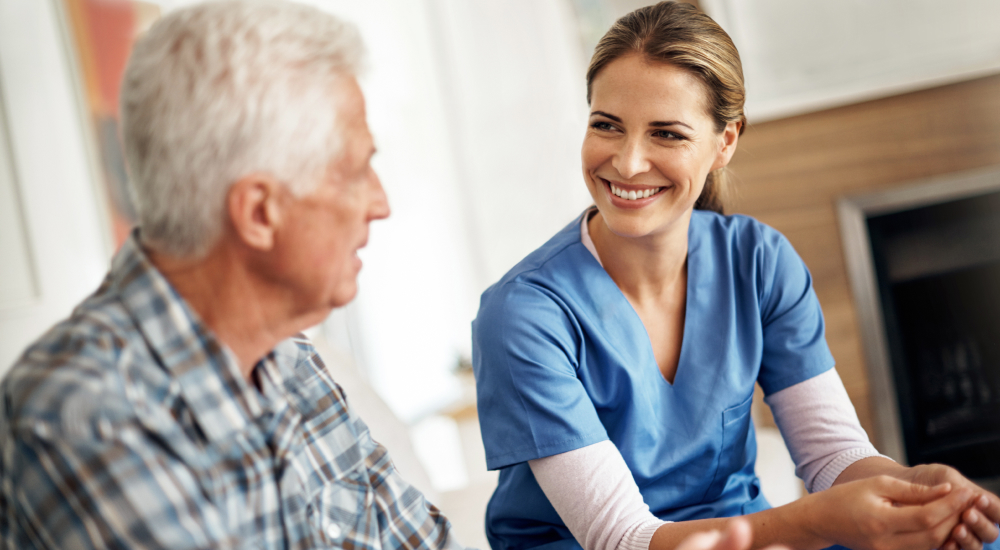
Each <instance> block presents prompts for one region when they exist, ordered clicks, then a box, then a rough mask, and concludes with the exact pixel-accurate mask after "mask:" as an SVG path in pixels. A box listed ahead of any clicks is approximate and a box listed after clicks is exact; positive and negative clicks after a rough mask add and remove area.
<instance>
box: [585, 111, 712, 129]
mask: <svg viewBox="0 0 1000 550" xmlns="http://www.w3.org/2000/svg"><path fill="white" fill-rule="evenodd" d="M595 115H599V116H602V117H605V118H610V119H611V120H613V121H615V122H618V123H621V121H622V119H621V118H620V117H616V116H615V115H613V114H611V113H605V112H604V111H592V112H591V113H590V116H595ZM649 125H650V126H652V127H653V128H665V127H668V126H683V127H685V128H687V129H689V130H691V131H694V128H692V127H691V126H690V125H689V124H685V123H683V122H681V121H679V120H667V121H659V120H657V121H653V122H650V123H649Z"/></svg>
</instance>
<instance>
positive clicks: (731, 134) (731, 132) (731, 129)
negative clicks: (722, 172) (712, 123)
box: [712, 122, 743, 170]
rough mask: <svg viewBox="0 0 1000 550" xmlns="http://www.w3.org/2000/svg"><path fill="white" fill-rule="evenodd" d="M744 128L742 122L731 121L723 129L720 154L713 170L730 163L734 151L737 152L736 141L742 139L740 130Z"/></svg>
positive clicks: (716, 158)
mask: <svg viewBox="0 0 1000 550" xmlns="http://www.w3.org/2000/svg"><path fill="white" fill-rule="evenodd" d="M742 128H743V123H742V122H730V123H728V124H726V127H725V128H724V129H723V130H722V134H721V135H720V136H719V138H720V140H721V141H720V148H719V154H718V155H716V157H715V163H714V164H713V165H712V170H717V169H719V168H722V167H723V166H727V165H728V164H729V161H730V160H731V159H732V158H733V153H735V152H736V143H737V142H739V140H740V130H741V129H742Z"/></svg>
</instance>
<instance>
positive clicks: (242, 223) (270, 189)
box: [226, 174, 289, 251]
mask: <svg viewBox="0 0 1000 550" xmlns="http://www.w3.org/2000/svg"><path fill="white" fill-rule="evenodd" d="M288 192H289V191H288V190H287V189H286V188H285V186H284V185H282V184H281V182H279V181H277V180H276V179H274V178H273V177H270V176H267V175H260V174H250V175H247V176H244V177H242V178H240V179H239V180H237V181H236V182H235V183H233V185H232V186H230V188H229V191H228V193H227V194H226V208H227V214H228V215H229V222H230V223H231V224H232V226H233V230H234V232H235V234H236V237H237V238H238V239H239V240H240V241H242V242H243V244H245V245H246V246H248V247H250V248H253V249H255V250H259V251H267V250H270V249H271V248H272V247H273V246H274V237H275V234H276V233H277V230H278V228H279V227H280V226H281V222H282V205H283V203H284V202H285V201H284V200H283V198H284V194H285V193H288Z"/></svg>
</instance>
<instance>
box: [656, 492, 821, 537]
mask: <svg viewBox="0 0 1000 550" xmlns="http://www.w3.org/2000/svg"><path fill="white" fill-rule="evenodd" d="M817 504H818V503H817V502H815V499H813V495H810V496H807V497H805V498H802V499H799V500H797V501H795V502H792V503H789V504H786V505H784V506H779V507H778V508H772V509H770V510H763V511H761V512H756V513H753V514H750V515H747V516H743V517H744V518H745V519H746V520H747V521H748V522H750V526H751V530H752V532H753V542H752V543H751V545H750V548H751V549H761V548H765V547H768V546H771V545H774V544H783V545H786V546H790V547H792V548H796V549H802V550H812V549H816V550H818V549H820V548H826V547H828V546H831V545H832V544H834V542H833V541H831V540H829V539H825V538H823V537H822V536H820V535H819V534H818V533H816V532H815V530H814V529H812V525H813V524H814V523H815V520H814V519H812V516H813V515H815V514H814V512H815V510H814V509H815V508H816V507H817ZM727 522H729V518H713V519H699V520H691V521H679V522H675V523H666V524H664V525H661V526H660V528H659V529H657V530H656V533H654V534H653V539H652V541H650V544H649V549H650V550H673V549H674V548H676V547H677V546H678V545H679V544H680V543H681V542H682V541H683V540H684V539H685V538H687V537H689V536H691V535H693V534H694V533H697V532H699V531H711V530H719V531H721V530H722V529H724V528H725V525H726V523H727Z"/></svg>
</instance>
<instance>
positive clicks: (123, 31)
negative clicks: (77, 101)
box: [55, 0, 160, 248]
mask: <svg viewBox="0 0 1000 550" xmlns="http://www.w3.org/2000/svg"><path fill="white" fill-rule="evenodd" d="M55 1H56V2H59V3H61V5H60V7H61V8H62V9H63V13H64V19H65V22H66V27H67V31H68V32H69V34H70V36H69V37H68V40H67V42H68V44H69V45H70V49H71V50H72V53H73V54H74V55H73V56H72V57H73V58H75V61H76V62H77V68H78V70H77V71H76V74H77V75H78V77H79V81H80V82H79V85H80V86H81V88H82V90H81V92H82V94H81V95H82V98H83V102H84V108H85V111H86V115H87V116H86V118H87V120H86V121H85V122H86V123H87V125H88V126H89V129H90V130H91V132H90V133H91V136H92V142H93V143H94V147H93V149H94V151H93V154H94V155H95V156H96V157H97V158H96V159H94V164H95V165H98V166H99V174H98V175H99V176H100V177H101V178H102V179H103V181H104V190H105V191H106V200H107V202H108V208H107V209H106V211H107V212H108V214H109V216H108V217H109V218H110V219H109V220H108V222H109V223H110V225H111V233H112V235H113V238H114V245H115V247H116V248H117V247H118V246H120V245H121V243H122V242H123V241H124V240H125V238H126V237H127V236H128V233H129V231H130V230H131V228H132V226H133V225H134V220H135V212H134V209H133V206H132V203H131V201H130V199H129V195H128V188H127V185H126V184H127V178H128V176H127V174H126V171H125V158H124V154H123V152H122V147H121V141H120V140H119V132H118V89H119V87H120V84H121V78H122V73H123V72H124V70H125V63H126V62H127V61H128V55H129V52H130V51H131V49H132V43H133V42H134V41H135V38H136V36H138V35H139V34H140V33H142V32H143V31H144V30H145V29H147V28H149V26H150V25H151V24H152V23H153V21H155V20H156V19H157V18H158V17H159V16H160V7H159V6H158V5H157V4H154V3H151V2H141V1H136V0H55Z"/></svg>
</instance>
